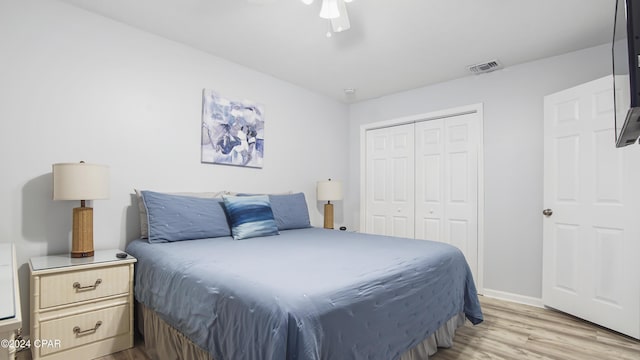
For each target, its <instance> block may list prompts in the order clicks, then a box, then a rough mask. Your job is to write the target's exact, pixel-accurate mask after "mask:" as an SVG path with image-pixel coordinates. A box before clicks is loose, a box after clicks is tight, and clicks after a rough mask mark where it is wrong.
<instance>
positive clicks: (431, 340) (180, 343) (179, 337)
mask: <svg viewBox="0 0 640 360" xmlns="http://www.w3.org/2000/svg"><path fill="white" fill-rule="evenodd" d="M136 314H137V320H138V329H139V330H140V332H141V333H142V335H143V337H144V347H145V352H146V353H147V355H148V356H149V357H150V358H151V359H153V360H166V359H189V360H215V359H213V357H211V355H210V354H209V353H208V352H207V351H205V350H204V349H202V348H201V347H199V346H198V345H196V344H194V343H192V342H191V341H190V340H189V339H188V338H187V337H186V336H184V335H183V334H182V333H180V332H179V331H178V330H176V329H174V328H173V327H171V326H170V325H169V324H167V323H166V322H164V320H162V319H161V318H160V317H159V316H158V315H157V314H156V313H155V312H154V311H153V310H151V309H149V308H147V307H146V306H144V305H143V304H141V303H138V302H136ZM464 322H465V316H464V313H459V314H458V315H455V316H454V317H452V318H451V319H449V321H447V322H446V323H445V324H444V325H442V326H441V327H440V328H439V329H438V330H437V331H436V332H435V333H434V334H432V335H431V336H430V337H428V338H427V339H425V340H424V341H423V342H421V343H420V344H418V345H417V346H416V347H414V348H413V349H411V350H409V351H407V352H406V353H404V354H403V355H402V356H401V357H400V360H428V359H429V356H430V355H433V354H435V353H436V351H437V350H438V348H439V347H444V348H448V347H451V345H453V337H454V335H455V331H456V329H457V328H458V327H460V326H463V325H464Z"/></svg>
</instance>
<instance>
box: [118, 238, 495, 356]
mask: <svg viewBox="0 0 640 360" xmlns="http://www.w3.org/2000/svg"><path fill="white" fill-rule="evenodd" d="M127 252H129V253H130V254H131V255H133V256H135V257H136V258H138V263H137V264H136V282H135V296H136V299H137V300H138V301H139V302H140V303H142V304H144V305H145V306H146V307H148V308H149V309H151V310H153V311H154V312H155V313H156V314H157V315H158V316H159V317H160V318H162V320H164V321H165V322H166V323H167V324H169V325H171V326H172V327H174V328H175V329H177V330H178V331H180V332H181V333H183V334H184V335H185V336H186V337H188V338H189V339H190V340H191V341H192V342H193V343H195V344H196V345H198V346H200V347H201V348H203V349H205V350H206V351H208V352H209V353H210V354H211V355H212V357H213V358H214V359H216V360H225V359H234V360H235V359H247V360H257V359H265V360H276V359H277V360H282V359H287V360H293V359H380V360H388V359H397V358H399V357H400V355H401V354H402V353H404V352H405V351H406V350H408V349H411V348H412V347H414V346H415V345H417V344H419V343H421V342H422V341H423V340H424V339H426V338H427V337H428V336H429V335H431V334H432V333H434V332H435V331H436V330H437V329H438V328H440V327H441V325H443V324H445V323H446V322H447V321H448V320H449V319H451V318H452V317H454V316H455V315H456V314H458V313H460V312H463V313H464V314H465V316H466V317H467V319H469V320H470V321H471V322H472V323H474V324H477V323H479V322H481V321H482V312H481V309H480V305H479V302H478V298H477V295H476V289H475V285H474V283H473V279H472V276H471V272H470V270H469V267H468V265H467V263H466V261H465V259H464V256H463V255H462V253H461V252H460V251H459V250H458V249H457V248H455V247H452V246H450V245H447V244H443V243H438V242H430V241H423V240H413V239H401V238H394V237H385V236H376V235H365V234H358V233H349V232H340V231H333V230H325V229H317V228H309V229H299V230H286V231H281V233H280V235H278V236H269V237H259V238H252V239H246V240H241V241H236V240H233V239H232V238H231V237H221V238H215V239H201V240H191V241H180V242H173V243H160V244H149V243H148V242H146V241H144V240H135V241H133V242H131V243H130V244H129V246H128V247H127ZM253 344H255V345H253Z"/></svg>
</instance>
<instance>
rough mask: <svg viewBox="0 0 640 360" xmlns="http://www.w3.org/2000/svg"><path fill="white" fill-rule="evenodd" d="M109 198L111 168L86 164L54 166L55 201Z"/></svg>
mask: <svg viewBox="0 0 640 360" xmlns="http://www.w3.org/2000/svg"><path fill="white" fill-rule="evenodd" d="M108 198H109V167H107V166H106V165H97V164H86V163H64V164H53V200H98V199H108Z"/></svg>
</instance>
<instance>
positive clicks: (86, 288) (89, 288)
mask: <svg viewBox="0 0 640 360" xmlns="http://www.w3.org/2000/svg"><path fill="white" fill-rule="evenodd" d="M101 283H102V279H98V280H96V282H95V283H94V284H93V285H87V286H82V285H80V283H79V282H77V281H76V282H74V283H73V288H74V289H76V290H80V291H82V290H93V289H95V288H97V287H98V285H100V284H101Z"/></svg>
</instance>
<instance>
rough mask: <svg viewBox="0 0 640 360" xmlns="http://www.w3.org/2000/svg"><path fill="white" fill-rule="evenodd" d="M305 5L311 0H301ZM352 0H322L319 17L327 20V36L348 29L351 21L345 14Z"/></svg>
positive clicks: (310, 2) (311, 0) (311, 1)
mask: <svg viewBox="0 0 640 360" xmlns="http://www.w3.org/2000/svg"><path fill="white" fill-rule="evenodd" d="M301 1H302V2H303V3H304V4H306V5H311V4H312V3H313V0H301ZM352 1H353V0H322V5H321V7H320V14H319V15H320V17H321V18H323V19H327V20H329V24H330V25H329V29H328V30H327V37H331V35H332V33H334V32H336V33H339V32H343V31H345V30H349V28H350V27H351V23H350V22H349V16H348V15H347V6H346V5H345V3H350V2H352Z"/></svg>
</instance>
